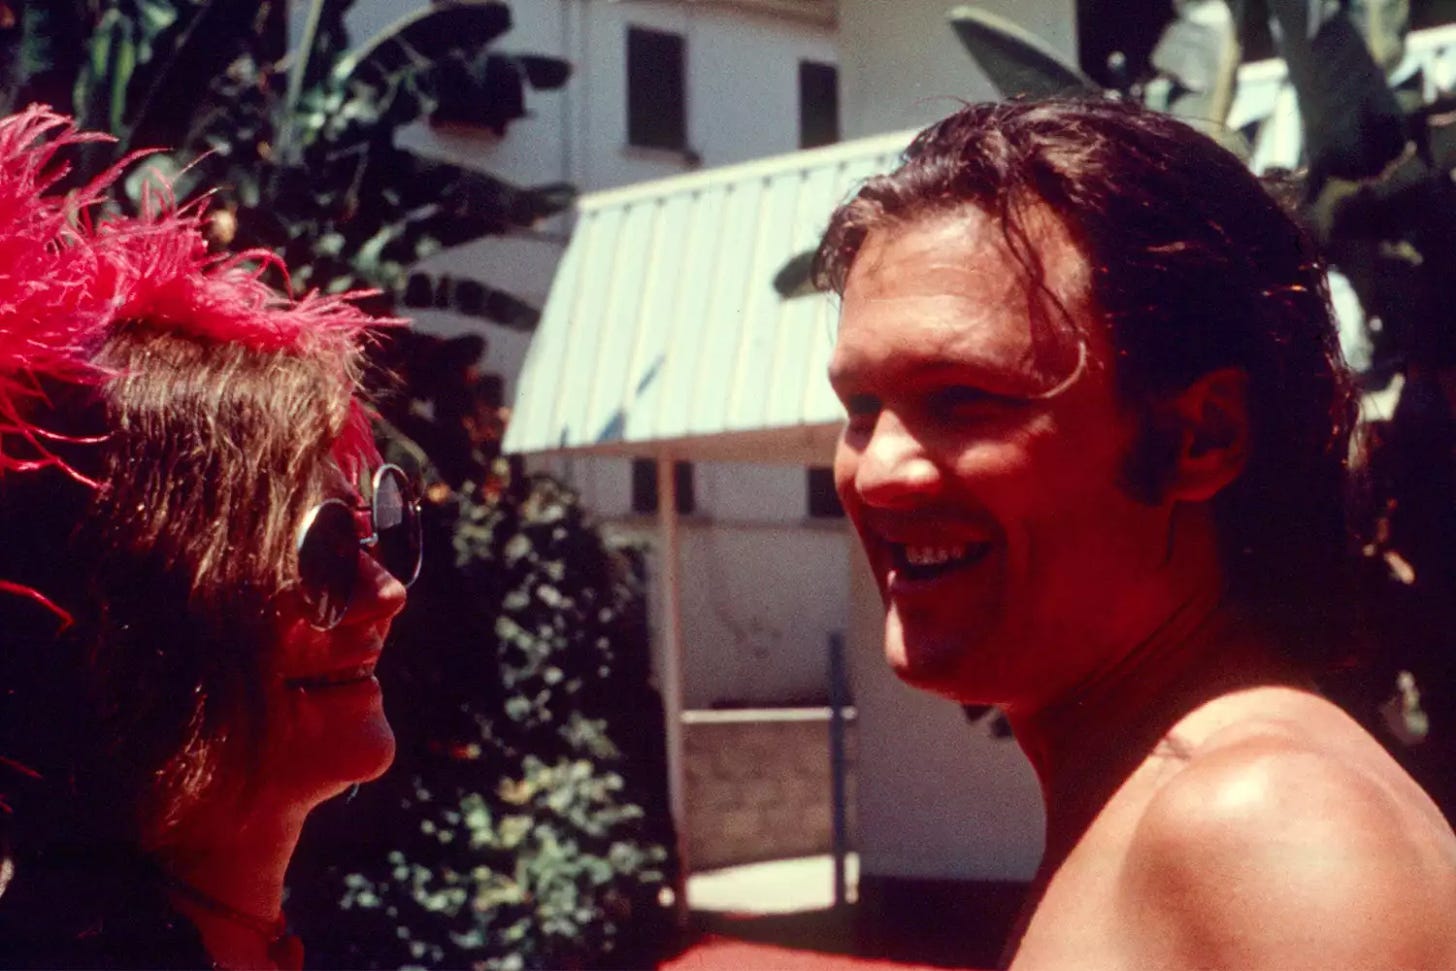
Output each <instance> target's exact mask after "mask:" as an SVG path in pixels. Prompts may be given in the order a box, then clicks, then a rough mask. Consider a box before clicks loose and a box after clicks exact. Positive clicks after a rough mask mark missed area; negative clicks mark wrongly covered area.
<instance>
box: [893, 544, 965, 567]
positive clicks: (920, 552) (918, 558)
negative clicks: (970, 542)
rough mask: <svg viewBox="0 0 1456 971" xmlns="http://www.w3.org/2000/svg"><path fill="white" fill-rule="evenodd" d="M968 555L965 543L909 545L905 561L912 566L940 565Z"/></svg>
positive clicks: (906, 548)
mask: <svg viewBox="0 0 1456 971" xmlns="http://www.w3.org/2000/svg"><path fill="white" fill-rule="evenodd" d="M965 555H966V547H965V544H961V545H959V546H907V547H905V562H907V563H909V564H910V565H911V566H939V565H940V564H942V563H949V562H951V561H952V560H959V559H962V558H964V557H965Z"/></svg>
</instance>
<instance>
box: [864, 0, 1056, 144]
mask: <svg viewBox="0 0 1456 971" xmlns="http://www.w3.org/2000/svg"><path fill="white" fill-rule="evenodd" d="M955 5H956V3H955V0H894V2H893V3H887V2H886V0H839V44H840V52H841V53H840V70H839V74H840V104H841V111H842V118H843V120H844V136H845V138H858V137H862V136H865V135H876V134H880V133H883V132H890V131H898V130H900V129H902V128H918V127H923V126H925V125H928V124H929V123H930V122H932V121H935V120H936V119H937V118H942V117H944V116H945V115H948V114H950V113H951V112H952V111H954V110H955V109H956V107H957V104H956V99H963V100H966V101H981V100H985V99H989V98H994V97H996V93H995V90H994V89H993V88H992V87H991V84H990V82H989V81H987V80H986V76H985V75H984V74H982V73H981V70H980V69H979V68H978V67H976V65H975V64H974V63H973V62H972V61H971V59H970V56H969V55H968V54H967V53H966V51H965V49H964V48H963V47H961V45H960V42H959V41H957V40H956V38H955V35H954V34H953V33H952V32H951V29H950V25H949V22H948V21H947V20H946V13H947V12H948V11H949V10H950V9H951V8H952V7H953V6H955ZM973 6H977V7H981V8H984V9H986V10H989V11H990V12H992V13H996V14H999V15H1001V16H1003V17H1006V18H1008V19H1010V20H1012V21H1014V22H1016V23H1017V24H1019V25H1021V26H1022V27H1025V28H1026V29H1027V30H1030V31H1031V32H1032V33H1034V34H1036V35H1038V36H1040V37H1041V38H1042V39H1043V40H1044V41H1046V42H1047V43H1048V44H1049V45H1050V46H1051V47H1052V48H1053V49H1054V50H1056V51H1057V52H1058V53H1060V54H1062V55H1063V56H1064V57H1066V58H1067V59H1068V60H1069V61H1071V63H1073V64H1075V63H1076V60H1077V27H1076V23H1077V22H1076V4H1075V2H1074V0H981V2H979V3H975V4H973ZM892 8H893V9H892Z"/></svg>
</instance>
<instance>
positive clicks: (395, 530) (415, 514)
mask: <svg viewBox="0 0 1456 971" xmlns="http://www.w3.org/2000/svg"><path fill="white" fill-rule="evenodd" d="M374 531H375V532H376V533H377V534H378V535H379V545H378V546H377V547H375V555H377V556H378V557H379V562H380V563H382V564H384V568H385V569H386V570H388V571H389V572H390V573H392V574H394V577H395V579H397V580H399V582H400V583H403V584H404V585H405V586H409V585H410V584H411V583H414V581H415V577H416V576H418V575H419V572H420V514H419V510H418V509H416V508H415V506H414V503H412V502H411V501H410V487H409V481H408V480H407V479H405V477H404V473H403V472H401V471H400V470H399V469H396V468H394V467H392V466H391V467H386V468H383V469H380V470H379V476H378V480H377V482H376V484H375V486H374Z"/></svg>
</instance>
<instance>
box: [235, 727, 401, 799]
mask: <svg viewBox="0 0 1456 971" xmlns="http://www.w3.org/2000/svg"><path fill="white" fill-rule="evenodd" d="M310 714H317V713H316V712H315V713H310ZM349 714H350V716H351V717H333V718H316V717H306V718H302V719H299V720H297V721H295V722H294V723H293V724H292V725H291V726H290V728H291V729H292V730H291V731H288V732H287V733H285V734H284V736H283V737H275V740H274V743H273V744H272V745H270V746H269V752H270V754H269V756H268V757H267V758H266V759H265V760H264V765H263V766H262V767H261V770H262V772H263V776H264V780H265V785H267V787H268V788H270V789H273V790H274V791H275V792H278V793H279V794H280V795H283V796H284V797H285V798H286V799H288V800H289V801H296V802H305V803H310V804H317V803H319V802H322V801H323V800H325V799H328V798H330V797H332V796H335V795H337V794H338V793H340V792H343V791H344V790H346V789H348V788H349V787H350V786H352V785H354V784H355V783H359V782H369V781H370V780H372V779H377V778H379V777H380V776H381V775H383V774H384V772H385V771H386V770H387V769H388V768H389V766H390V764H391V763H393V761H394V751H395V741H394V730H393V729H392V728H390V725H389V720H388V719H387V718H386V717H385V716H384V708H383V706H382V705H371V706H368V707H367V709H366V710H364V711H353V712H350V713H349Z"/></svg>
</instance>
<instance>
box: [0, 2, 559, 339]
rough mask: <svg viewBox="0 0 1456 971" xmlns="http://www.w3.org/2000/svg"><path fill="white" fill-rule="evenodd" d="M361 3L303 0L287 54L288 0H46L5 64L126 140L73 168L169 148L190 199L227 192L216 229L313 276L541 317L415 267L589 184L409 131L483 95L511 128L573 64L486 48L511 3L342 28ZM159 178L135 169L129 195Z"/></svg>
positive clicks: (169, 160)
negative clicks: (542, 181) (438, 156)
mask: <svg viewBox="0 0 1456 971" xmlns="http://www.w3.org/2000/svg"><path fill="white" fill-rule="evenodd" d="M352 5H353V4H352V0H312V2H311V3H310V4H308V5H307V6H306V7H304V6H302V5H299V4H294V5H293V6H294V8H295V9H297V10H300V11H301V12H302V15H303V16H304V17H305V23H304V30H303V40H302V42H301V44H300V45H299V46H298V47H297V48H296V49H295V50H293V51H291V52H289V51H287V50H286V45H285V34H286V21H285V15H286V12H287V5H286V4H285V2H284V0H264V2H261V3H260V2H258V0H110V2H106V3H96V2H94V0H93V2H88V0H30V2H27V3H25V4H23V5H22V6H21V8H20V13H19V16H18V17H17V18H16V21H15V24H14V25H13V26H12V27H10V28H8V29H0V70H3V71H4V76H5V81H6V84H5V91H6V95H7V97H8V99H9V101H10V103H11V104H20V103H25V102H28V101H31V100H44V101H50V102H52V103H54V104H56V105H57V106H58V107H61V108H62V109H63V110H69V111H70V112H71V113H73V114H75V116H76V117H77V119H78V120H79V121H80V122H81V123H82V124H83V125H84V126H86V127H91V128H99V129H102V130H105V131H109V132H111V133H112V134H114V135H115V136H116V137H117V139H118V140H117V143H116V144H115V145H113V146H93V147H90V148H88V149H87V150H86V151H85V152H83V154H82V159H81V164H80V165H79V167H78V170H77V173H76V178H78V179H81V178H85V177H87V176H90V175H94V174H96V173H99V172H100V171H103V170H104V169H105V168H106V167H107V166H109V165H111V164H113V163H114V162H115V161H117V160H118V159H120V158H122V157H124V156H125V155H126V153H128V152H130V151H132V150H135V149H139V148H156V147H159V146H160V147H165V148H170V149H172V150H171V151H166V152H162V153H160V154H155V155H152V156H150V158H149V160H148V161H147V162H146V163H145V164H144V168H145V169H146V170H147V171H150V172H155V173H158V174H160V175H161V176H163V177H164V178H166V179H167V180H168V181H169V182H170V183H171V184H172V185H173V186H174V187H175V191H176V193H177V195H178V196H179V198H181V199H183V200H187V199H190V198H194V197H196V196H198V195H200V194H201V193H204V192H209V191H211V192H214V193H215V195H214V199H215V206H216V207H217V208H218V209H220V210H221V211H222V213H223V215H222V216H220V218H218V219H217V220H215V222H214V227H215V229H216V230H217V236H218V240H219V242H220V243H222V244H224V245H228V246H231V247H232V248H235V249H237V248H250V247H261V248H263V249H267V250H271V251H273V252H275V253H277V254H278V255H280V256H281V257H282V258H283V262H284V264H285V265H287V266H288V267H289V268H290V270H291V271H292V274H293V279H292V282H293V284H294V285H295V286H296V287H298V288H303V289H307V288H318V289H322V290H326V291H330V292H337V291H340V290H344V289H358V288H368V289H377V290H380V291H382V292H383V295H384V298H385V299H384V301H383V303H384V304H385V305H386V306H388V305H390V304H393V303H394V302H395V301H402V302H403V303H405V305H406V306H422V305H423V306H440V305H442V304H443V305H444V306H446V307H448V308H449V309H452V310H456V311H460V312H465V313H470V314H473V315H478V316H484V317H487V318H489V319H494V320H497V321H498V322H499V323H503V324H506V325H507V326H514V327H519V328H529V327H531V326H534V324H535V322H536V319H537V313H536V312H535V310H534V308H530V307H527V306H525V305H524V304H522V303H521V302H520V301H518V300H516V299H515V298H513V297H511V296H510V295H509V294H505V293H502V292H501V291H498V290H495V289H494V288H493V287H490V286H488V285H486V284H484V283H480V282H478V281H471V282H472V283H474V286H460V285H456V286H445V285H442V284H439V283H437V282H436V281H434V280H433V278H431V277H430V276H429V275H427V274H417V273H414V272H413V271H412V267H413V265H414V264H415V263H416V262H417V261H419V260H421V259H424V258H426V257H428V256H430V255H432V254H434V253H436V252H438V251H440V250H442V249H445V248H448V247H451V246H457V245H460V244H462V243H466V242H469V241H471V240H475V239H478V238H481V237H483V236H488V235H494V234H500V233H505V232H510V231H513V230H516V229H521V228H525V227H529V226H531V225H533V224H534V223H535V222H537V221H538V220H540V219H542V218H544V217H546V216H549V215H552V214H554V213H557V212H560V211H562V210H563V209H565V208H566V207H568V206H569V205H570V204H571V202H572V200H573V199H574V195H575V194H574V192H573V190H572V189H571V188H570V187H569V186H566V185H562V184H556V183H553V184H549V185H545V186H541V187H537V188H521V187H518V186H514V185H511V184H509V183H508V182H505V181H504V180H501V179H498V178H495V177H494V176H491V175H488V174H485V173H482V172H477V171H474V170H472V169H467V168H463V167H461V166H456V165H451V164H449V163H446V162H441V161H438V160H433V159H428V158H424V157H422V156H420V155H417V154H416V153H414V152H412V151H410V150H408V149H406V148H402V147H400V146H399V145H398V144H397V137H396V136H397V135H398V132H399V130H400V129H401V128H403V127H405V126H407V125H410V124H412V123H414V122H417V121H421V120H424V119H428V118H431V117H433V116H434V115H435V113H436V112H437V111H440V109H441V107H442V98H445V99H446V100H447V101H448V104H447V105H446V106H445V107H446V108H449V109H451V110H450V111H447V112H446V113H445V115H444V116H443V117H446V118H460V117H461V115H462V111H463V108H462V107H461V106H462V105H468V106H470V112H469V115H470V116H469V117H468V118H466V119H465V120H468V121H470V122H471V123H474V124H481V125H486V126H488V127H490V128H492V129H493V130H494V131H495V132H496V133H497V134H498V135H500V134H504V132H505V130H506V126H507V125H508V124H509V123H510V122H511V121H513V120H515V119H517V118H520V117H523V116H524V115H525V99H524V91H525V90H526V89H527V88H534V89H538V90H539V89H551V88H556V87H560V86H561V85H562V84H564V83H565V82H566V80H567V77H568V75H569V69H568V68H567V66H566V65H565V63H564V62H562V61H559V60H556V59H554V58H547V57H540V56H535V55H524V56H521V55H512V54H503V53H498V52H493V51H490V50H489V48H490V46H491V45H492V44H493V43H494V41H495V40H496V39H497V38H499V37H500V36H501V35H502V34H504V33H505V32H506V31H508V30H509V29H510V26H511V17H510V8H509V7H508V6H507V5H506V4H505V3H502V2H498V0H471V2H465V0H454V2H439V3H436V4H434V5H432V6H430V7H428V8H425V9H424V10H422V11H420V12H418V13H415V14H413V15H410V16H407V17H405V18H403V19H402V20H400V21H399V22H397V23H395V24H394V25H392V26H391V27H390V28H388V29H387V30H385V31H383V32H382V33H380V34H379V35H378V36H376V37H373V38H369V39H366V40H364V41H363V42H362V43H358V44H354V43H353V42H352V39H351V38H350V37H349V36H348V32H347V30H346V27H345V23H344V16H345V14H346V13H347V12H348V10H349V8H350V7H351V6H352ZM147 182H148V179H147V178H145V177H141V176H138V177H134V178H132V179H129V180H128V183H127V187H128V192H129V195H130V203H131V205H133V206H136V205H138V204H139V199H140V195H141V193H142V192H143V191H144V186H145V185H146V183H147ZM457 294H459V295H461V299H460V300H459V301H456V300H455V297H456V295H457ZM415 295H427V296H426V299H427V302H420V300H419V299H418V297H416V298H415V299H414V300H412V299H411V297H413V296H415Z"/></svg>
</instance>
